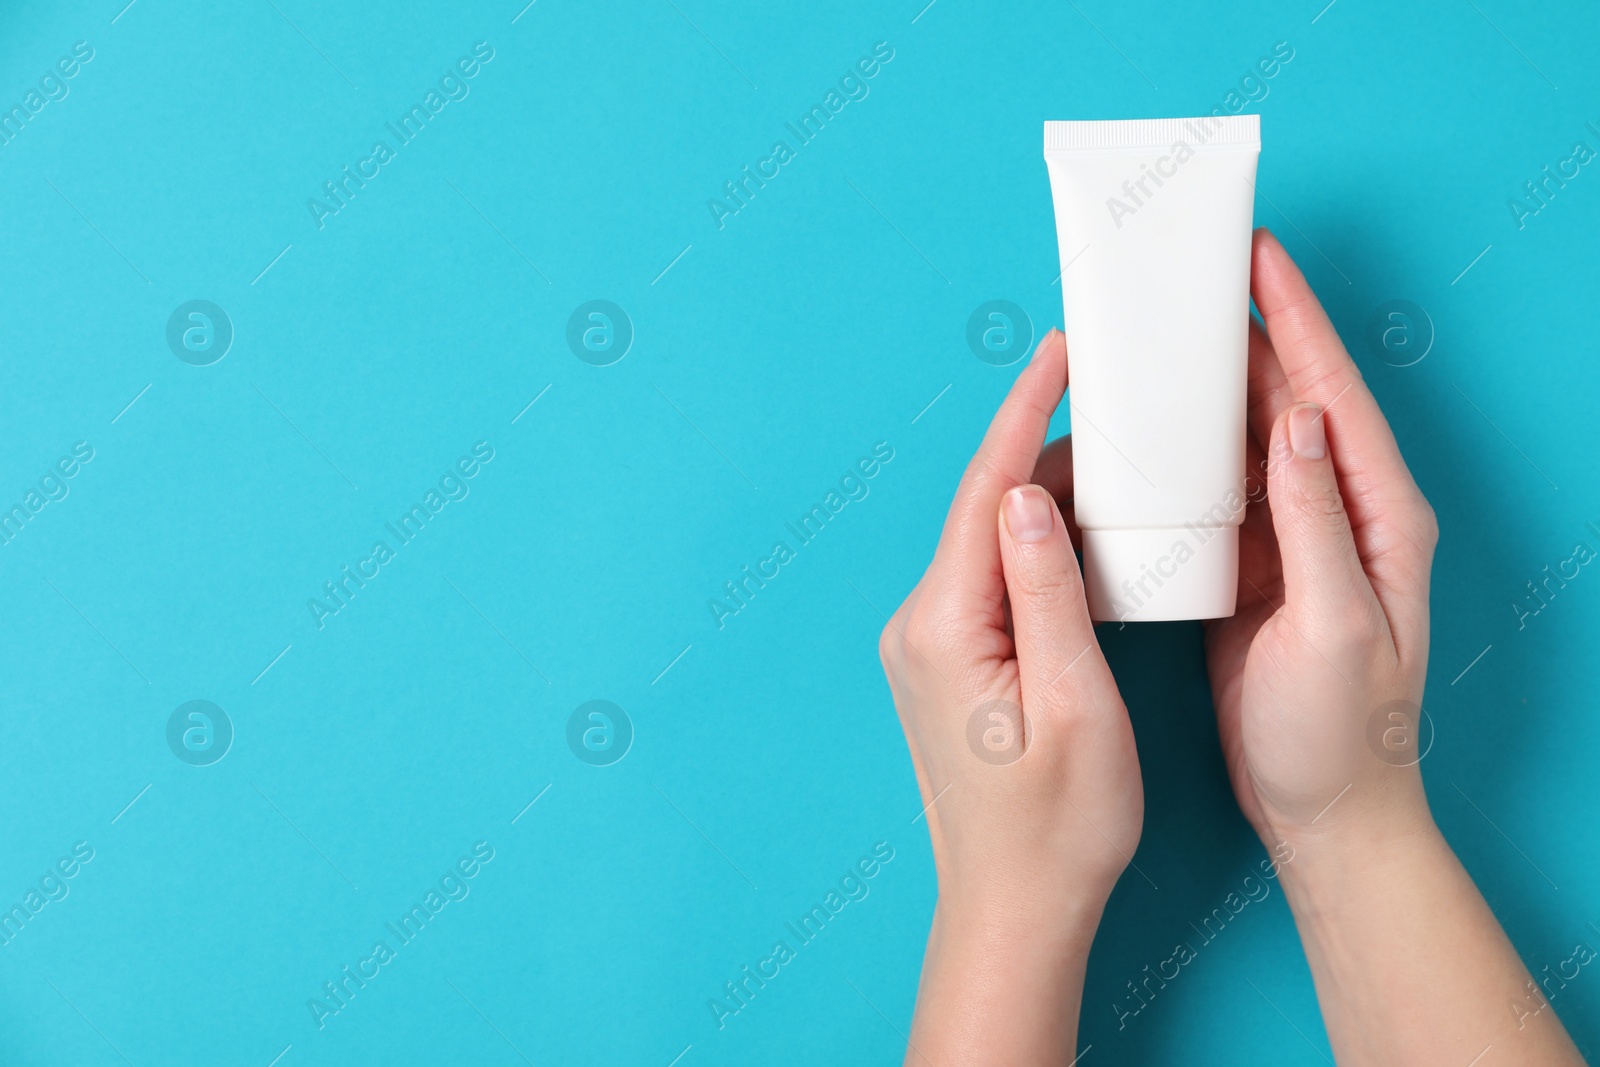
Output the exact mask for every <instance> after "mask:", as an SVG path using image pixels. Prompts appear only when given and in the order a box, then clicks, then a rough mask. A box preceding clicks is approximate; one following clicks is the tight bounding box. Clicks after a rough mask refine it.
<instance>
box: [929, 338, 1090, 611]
mask: <svg viewBox="0 0 1600 1067" xmlns="http://www.w3.org/2000/svg"><path fill="white" fill-rule="evenodd" d="M1066 388H1067V343H1066V338H1065V337H1064V336H1063V335H1062V333H1061V331H1060V330H1051V331H1050V332H1049V333H1047V334H1045V336H1044V339H1043V340H1041V341H1040V342H1039V347H1038V348H1037V349H1035V350H1034V353H1033V359H1032V361H1031V362H1030V363H1029V364H1028V366H1027V368H1026V369H1025V370H1023V372H1022V373H1021V374H1020V375H1018V376H1017V380H1016V382H1015V383H1014V384H1013V385H1012V386H1011V392H1010V393H1009V394H1008V395H1007V396H1006V399H1005V401H1004V402H1003V403H1002V404H1001V405H1000V410H999V411H997V412H996V413H995V416H994V421H993V422H991V423H990V424H989V431H988V433H987V434H985V435H984V438H983V443H982V444H981V445H979V446H978V451H977V454H976V455H974V456H973V457H972V462H971V463H970V464H969V465H968V466H967V470H966V473H965V474H964V475H962V477H961V484H960V485H959V486H957V488H956V495H955V500H954V502H953V503H951V505H950V513H949V515H948V516H947V517H946V519H945V524H944V533H943V534H942V535H941V536H940V539H939V547H938V550H937V551H936V552H935V553H934V562H933V567H932V568H931V570H932V571H933V572H934V573H935V574H936V575H937V576H938V580H939V582H940V587H941V589H943V590H944V591H946V592H949V593H953V594H955V595H956V596H957V597H958V599H959V600H960V601H961V603H960V604H958V607H959V608H961V609H963V610H966V611H971V612H974V613H976V612H982V613H984V617H985V621H987V622H989V623H992V624H994V625H1000V624H1001V623H1002V621H1003V619H1002V613H1001V610H1000V605H1001V604H1002V602H1003V601H1004V593H1005V581H1004V576H1003V575H1002V574H1001V571H1000V546H999V544H998V542H997V541H996V538H995V528H994V516H995V513H996V511H997V510H998V509H999V507H1000V498H1001V496H1003V495H1004V494H1005V492H1006V490H1008V489H1010V488H1012V487H1013V486H1018V485H1022V484H1024V483H1025V482H1027V480H1028V478H1029V477H1031V476H1032V474H1033V468H1034V464H1035V463H1037V461H1038V459H1039V452H1040V449H1042V448H1043V447H1044V439H1045V434H1046V433H1047V432H1048V430H1049V427H1050V416H1051V415H1052V414H1054V412H1055V409H1056V405H1057V404H1059V403H1060V402H1061V397H1062V394H1063V393H1065V392H1066Z"/></svg>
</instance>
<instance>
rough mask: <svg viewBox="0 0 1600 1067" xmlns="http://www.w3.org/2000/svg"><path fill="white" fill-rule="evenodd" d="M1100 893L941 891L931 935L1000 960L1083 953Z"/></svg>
mask: <svg viewBox="0 0 1600 1067" xmlns="http://www.w3.org/2000/svg"><path fill="white" fill-rule="evenodd" d="M1105 905H1106V898H1105V897H1104V896H1101V895H1099V894H1087V893H1085V894H1055V895H1053V896H1049V897H1044V898H1039V897H1032V896H1030V895H1028V894H1026V893H1017V892H1004V891H999V892H997V891H994V890H990V891H989V892H986V893H983V894H981V895H973V896H965V895H957V894H953V893H945V892H944V891H941V892H940V894H939V902H938V904H937V906H936V907H935V908H934V915H933V930H932V934H931V938H930V939H938V940H940V941H941V942H943V943H944V944H947V945H950V946H951V947H953V948H957V949H962V950H963V951H964V949H965V947H966V946H981V947H982V948H983V951H984V953H985V954H986V955H987V956H990V957H993V958H995V959H1000V960H1017V961H1019V962H1020V961H1022V960H1024V959H1028V960H1035V961H1039V960H1041V958H1043V959H1049V958H1064V957H1074V956H1075V957H1078V958H1080V959H1082V958H1086V957H1087V956H1088V954H1089V945H1090V944H1091V943H1092V942H1093V941H1094V935H1095V931H1096V930H1097V929H1098V928H1099V926H1100V917H1101V915H1102V914H1103V913H1104V911H1105Z"/></svg>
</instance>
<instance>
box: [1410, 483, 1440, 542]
mask: <svg viewBox="0 0 1600 1067" xmlns="http://www.w3.org/2000/svg"><path fill="white" fill-rule="evenodd" d="M1414 522H1415V525H1416V531H1417V541H1418V543H1420V544H1421V545H1422V547H1423V548H1424V549H1426V550H1427V551H1429V552H1432V551H1433V550H1434V549H1435V548H1436V547H1438V544H1439V516H1438V513H1436V512H1435V511H1434V510H1433V505H1432V504H1430V503H1428V498H1427V497H1425V496H1423V495H1422V494H1421V493H1418V494H1417V509H1416V519H1415V520H1414Z"/></svg>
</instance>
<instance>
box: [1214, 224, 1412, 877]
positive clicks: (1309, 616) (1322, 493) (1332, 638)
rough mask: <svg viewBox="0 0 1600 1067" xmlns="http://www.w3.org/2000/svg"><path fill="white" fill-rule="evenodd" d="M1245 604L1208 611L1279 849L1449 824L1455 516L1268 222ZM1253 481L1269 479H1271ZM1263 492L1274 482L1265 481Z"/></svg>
mask: <svg viewBox="0 0 1600 1067" xmlns="http://www.w3.org/2000/svg"><path fill="white" fill-rule="evenodd" d="M1251 293H1252V295H1253V296H1254V297H1255V302H1256V306H1257V308H1259V309H1260V311H1261V316H1262V319H1263V320H1264V322H1265V324H1266V329H1265V331H1263V330H1262V329H1260V328H1259V327H1258V326H1257V325H1256V324H1255V323H1254V322H1252V323H1251V329H1250V394H1249V412H1250V418H1249V421H1250V437H1251V441H1250V444H1251V449H1250V454H1251V457H1252V459H1253V460H1255V461H1256V462H1255V463H1253V464H1252V468H1251V469H1252V471H1260V470H1261V469H1262V466H1263V464H1262V462H1261V461H1262V460H1263V458H1264V460H1265V463H1264V466H1265V471H1266V487H1267V499H1266V500H1259V499H1258V500H1254V501H1253V503H1252V504H1251V506H1250V508H1249V511H1248V514H1247V516H1246V520H1245V523H1244V527H1243V529H1242V530H1241V532H1240V553H1239V555H1240V558H1239V608H1238V612H1237V614H1235V615H1234V616H1232V617H1231V618H1227V619H1221V620H1217V621H1215V622H1212V623H1210V624H1208V626H1207V631H1206V644H1207V654H1208V660H1209V665H1210V673H1211V685H1212V692H1213V696H1214V699H1215V702H1216V707H1217V717H1218V727H1219V731H1220V734H1221V738H1222V745H1223V751H1224V754H1225V755H1226V758H1227V764H1228V771H1229V774H1230V776H1231V778H1232V780H1233V788H1234V792H1235V794H1236V795H1237V797H1238V799H1239V806H1240V808H1241V809H1242V810H1243V811H1244V814H1245V817H1246V818H1248V819H1249V820H1250V822H1251V825H1253V826H1254V827H1255V829H1256V832H1257V833H1258V834H1260V836H1261V837H1262V839H1263V841H1264V842H1265V843H1266V844H1267V846H1268V848H1275V847H1278V846H1279V844H1280V842H1287V843H1288V844H1289V845H1290V846H1294V845H1295V844H1296V843H1297V842H1298V841H1299V840H1300V839H1301V838H1303V837H1304V836H1305V835H1307V834H1312V833H1328V832H1334V831H1336V830H1338V829H1341V828H1350V827H1355V826H1359V827H1360V830H1359V832H1360V834H1361V836H1371V835H1374V834H1376V835H1380V836H1381V835H1386V834H1410V833H1416V832H1419V831H1422V830H1424V829H1425V828H1427V827H1428V826H1431V816H1430V815H1429V814H1428V806H1427V800H1426V798H1425V796H1424V794H1423V790H1422V776H1421V773H1420V772H1419V770H1418V769H1417V761H1418V758H1419V757H1418V753H1417V751H1416V741H1417V732H1418V730H1417V728H1418V719H1419V712H1420V710H1421V705H1422V687H1423V681H1424V678H1425V676H1426V674H1427V663H1428V575H1429V571H1430V569H1431V567H1432V564H1433V548H1434V544H1435V542H1436V541H1437V540H1438V526H1437V524H1436V523H1435V520H1434V515H1433V509H1432V508H1430V507H1429V506H1428V502H1427V500H1425V499H1424V498H1423V495H1422V492H1421V490H1419V489H1418V488H1417V484H1416V482H1415V481H1414V480H1412V477H1411V472H1410V471H1409V470H1407V469H1406V465H1405V461H1404V460H1402V459H1401V458H1400V450H1399V448H1398V446H1397V445H1396V444H1395V439H1394V434H1393V433H1391V432H1390V430H1389V424H1388V422H1387V421H1385V419H1384V417H1383V413H1382V412H1381V411H1379V410H1378V405H1377V402H1376V401H1375V400H1374V399H1373V396H1372V394H1371V393H1370V392H1369V391H1368V390H1367V387H1366V384H1365V383H1364V382H1363V381H1362V380H1361V374H1360V372H1359V371H1358V370H1357V369H1356V366H1355V364H1354V363H1353V362H1352V361H1351V359H1350V356H1349V355H1348V354H1347V353H1346V352H1345V349H1344V345H1343V344H1342V343H1341V342H1340V340H1339V335H1338V334H1337V333H1336V332H1335V331H1334V328H1333V325H1332V323H1330V322H1329V321H1328V317H1327V315H1325V314H1324V313H1323V310H1322V306H1321V304H1319V303H1318V302H1317V298H1316V296H1315V295H1314V294H1313V293H1312V292H1311V289H1310V287H1309V286H1307V284H1306V281H1305V278H1304V277H1302V276H1301V274H1300V271H1299V269H1298V268H1297V267H1296V266H1295V265H1294V262H1293V261H1292V260H1291V259H1290V258H1289V255H1288V253H1287V252H1285V251H1284V250H1283V246H1282V245H1280V244H1279V243H1278V241H1277V239H1276V238H1274V237H1273V236H1272V235H1271V234H1270V233H1268V232H1267V231H1266V230H1264V229H1263V230H1258V231H1256V234H1255V242H1254V249H1253V254H1252V270H1251ZM1252 487H1253V488H1256V489H1259V488H1260V485H1259V482H1256V484H1255V485H1254V486H1252ZM1251 495H1252V496H1253V497H1254V496H1256V495H1257V494H1254V493H1253V494H1251Z"/></svg>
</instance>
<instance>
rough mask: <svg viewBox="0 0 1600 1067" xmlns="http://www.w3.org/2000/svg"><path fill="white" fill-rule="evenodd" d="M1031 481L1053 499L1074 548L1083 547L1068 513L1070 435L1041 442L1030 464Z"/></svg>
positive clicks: (1074, 521)
mask: <svg viewBox="0 0 1600 1067" xmlns="http://www.w3.org/2000/svg"><path fill="white" fill-rule="evenodd" d="M1033 484H1035V485H1037V486H1039V487H1040V488H1042V489H1043V490H1044V491H1045V492H1047V493H1049V494H1050V496H1051V497H1052V498H1053V499H1054V500H1055V502H1056V507H1057V508H1059V509H1060V511H1061V520H1062V522H1064V523H1065V524H1066V527H1067V535H1068V536H1069V537H1071V538H1072V548H1073V550H1074V551H1078V552H1081V551H1082V550H1083V534H1082V532H1081V531H1079V529H1078V523H1077V520H1076V519H1074V518H1073V514H1072V435H1071V434H1068V435H1067V436H1065V437H1058V438H1056V439H1055V440H1054V441H1051V442H1050V443H1049V444H1048V445H1045V446H1044V451H1043V452H1041V453H1039V462H1038V463H1035V464H1034V465H1033Z"/></svg>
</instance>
